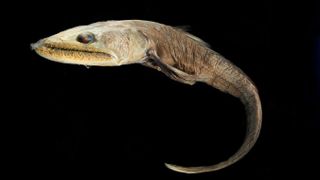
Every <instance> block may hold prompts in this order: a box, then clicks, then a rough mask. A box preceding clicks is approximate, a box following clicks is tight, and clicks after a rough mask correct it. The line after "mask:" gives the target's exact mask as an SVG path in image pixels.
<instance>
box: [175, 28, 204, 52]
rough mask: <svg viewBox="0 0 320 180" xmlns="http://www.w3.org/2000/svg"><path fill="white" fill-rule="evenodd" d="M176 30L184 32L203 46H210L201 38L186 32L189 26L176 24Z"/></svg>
mask: <svg viewBox="0 0 320 180" xmlns="http://www.w3.org/2000/svg"><path fill="white" fill-rule="evenodd" d="M174 28H175V29H176V30H178V31H180V32H182V33H184V34H185V35H187V36H188V37H189V38H191V39H193V40H194V41H197V42H198V43H200V44H201V45H203V46H206V47H208V48H210V44H208V43H206V42H205V41H203V40H202V39H200V38H198V37H196V36H194V35H192V34H190V33H188V30H189V29H190V26H178V27H174Z"/></svg>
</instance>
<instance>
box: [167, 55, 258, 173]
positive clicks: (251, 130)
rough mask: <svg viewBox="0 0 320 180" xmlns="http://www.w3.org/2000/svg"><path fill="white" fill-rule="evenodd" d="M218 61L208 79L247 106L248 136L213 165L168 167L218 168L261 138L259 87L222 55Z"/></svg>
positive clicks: (193, 170)
mask: <svg viewBox="0 0 320 180" xmlns="http://www.w3.org/2000/svg"><path fill="white" fill-rule="evenodd" d="M219 60H220V61H219V63H215V66H214V68H213V69H214V70H215V71H214V73H212V74H211V77H212V78H210V79H209V80H206V81H205V82H206V83H207V84H209V85H211V86H213V87H215V88H217V89H219V90H221V91H223V92H226V93H229V94H231V95H233V96H235V97H238V98H239V99H240V100H241V102H242V103H243V105H244V106H245V109H246V114H247V129H246V134H245V139H244V142H243V144H242V146H241V147H240V148H239V150H238V151H237V152H236V153H235V154H234V155H232V156H231V157H230V158H228V159H227V160H225V161H222V162H220V163H218V164H215V165H211V166H197V167H184V166H178V165H173V164H165V165H166V166H167V167H168V168H169V169H171V170H174V171H177V172H181V173H188V174H196V173H204V172H211V171H216V170H219V169H223V168H225V167H227V166H230V165H232V164H234V163H235V162H237V161H238V160H240V159H241V158H242V157H244V156H245V155H246V154H247V153H248V152H249V151H250V149H251V148H252V147H253V146H254V144H255V142H256V141H257V139H258V136H259V133H260V128H261V122H262V110H261V102H260V98H259V95H258V91H257V89H256V87H255V86H254V85H253V83H252V82H251V80H250V79H249V78H248V76H246V75H245V74H244V73H243V72H242V71H241V70H240V69H239V68H237V67H236V66H234V65H233V64H232V63H231V62H229V61H228V60H225V59H219Z"/></svg>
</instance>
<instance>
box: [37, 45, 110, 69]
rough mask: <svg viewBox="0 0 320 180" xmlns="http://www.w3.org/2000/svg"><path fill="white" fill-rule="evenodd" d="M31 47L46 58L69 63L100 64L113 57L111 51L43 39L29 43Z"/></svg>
mask: <svg viewBox="0 0 320 180" xmlns="http://www.w3.org/2000/svg"><path fill="white" fill-rule="evenodd" d="M31 49H32V50H35V51H36V52H37V53H38V54H39V55H40V56H42V57H44V58H46V59H49V60H53V61H58V62H62V63H70V64H83V65H100V64H102V63H103V62H106V61H109V60H113V59H115V56H114V55H112V54H111V53H107V52H101V51H99V50H97V49H96V48H94V47H89V46H79V45H77V44H65V43H56V42H48V41H46V40H45V39H44V40H40V41H38V42H36V43H33V44H31Z"/></svg>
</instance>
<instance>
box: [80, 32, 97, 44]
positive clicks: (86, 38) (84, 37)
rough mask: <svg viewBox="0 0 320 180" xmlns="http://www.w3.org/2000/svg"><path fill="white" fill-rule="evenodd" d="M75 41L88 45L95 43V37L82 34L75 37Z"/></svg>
mask: <svg viewBox="0 0 320 180" xmlns="http://www.w3.org/2000/svg"><path fill="white" fill-rule="evenodd" d="M77 41H78V42H80V43H83V44H89V43H93V42H94V41H95V37H94V34H92V33H82V34H79V35H78V36H77Z"/></svg>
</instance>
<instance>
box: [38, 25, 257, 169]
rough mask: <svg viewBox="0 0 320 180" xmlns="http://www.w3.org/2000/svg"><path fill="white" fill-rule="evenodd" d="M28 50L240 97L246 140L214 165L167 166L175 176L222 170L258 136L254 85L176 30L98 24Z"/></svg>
mask: <svg viewBox="0 0 320 180" xmlns="http://www.w3.org/2000/svg"><path fill="white" fill-rule="evenodd" d="M88 33H89V35H87V34H88ZM92 37H93V38H94V40H92ZM32 47H33V49H35V51H36V52H37V53H38V54H39V55H41V56H43V57H45V58H48V59H50V60H53V61H57V62H61V63H70V64H83V65H89V66H90V65H94V66H119V65H123V64H132V63H140V64H142V65H145V66H147V67H151V68H154V69H157V70H159V71H161V72H163V73H165V74H166V75H167V76H168V77H170V78H171V79H173V80H176V81H178V82H181V83H186V84H190V85H192V84H194V83H195V82H203V83H206V84H208V85H210V86H212V87H214V88H217V89H219V90H221V91H223V92H225V93H229V94H231V95H232V96H235V97H237V98H239V99H240V100H241V102H242V103H243V104H244V105H245V109H246V113H247V130H246V136H245V140H244V142H243V144H242V146H241V147H240V148H239V150H238V151H237V152H236V153H235V154H234V155H232V156H231V157H230V158H229V159H227V160H225V161H223V162H220V163H218V164H215V165H212V166H200V167H183V166H177V165H172V164H166V166H167V167H168V168H169V169H172V170H174V171H178V172H182V173H190V174H191V173H203V172H211V171H216V170H219V169H222V168H225V167H227V166H229V165H231V164H233V163H235V162H237V161H238V160H240V159H241V158H242V157H243V156H245V155H246V154H247V153H248V152H249V151H250V149H251V148H252V147H253V145H254V144H255V142H256V140H257V138H258V136H259V133H260V128H261V122H262V110H261V103H260V99H259V95H258V91H257V89H256V87H255V86H254V84H253V83H252V81H251V80H250V79H249V78H248V76H247V75H245V74H244V73H243V72H242V71H241V70H240V69H239V68H238V67H236V66H235V65H233V64H232V63H231V62H230V61H228V60H227V59H225V58H224V57H222V56H221V55H219V54H218V53H216V52H214V51H213V50H211V49H209V48H208V46H207V45H206V43H204V42H203V41H201V40H200V39H198V38H197V37H194V36H192V35H190V34H188V33H186V32H184V31H182V30H180V29H177V28H173V27H171V26H166V25H163V24H159V23H154V22H149V21H139V20H129V21H109V22H100V23H95V24H91V25H88V26H80V27H75V28H72V29H69V30H66V31H63V32H61V33H59V34H57V35H54V36H51V37H49V38H46V39H44V40H41V41H39V42H38V43H36V44H33V45H32ZM48 47H51V48H49V49H48Z"/></svg>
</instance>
